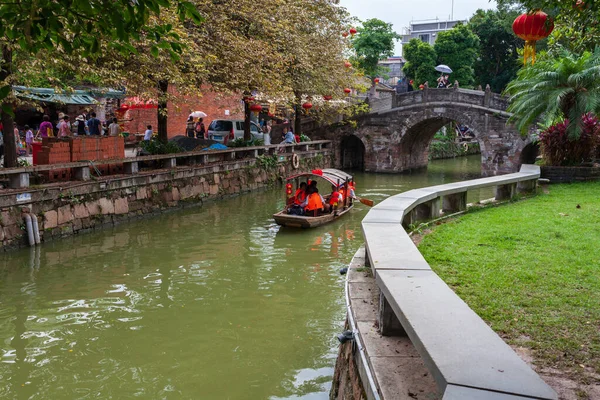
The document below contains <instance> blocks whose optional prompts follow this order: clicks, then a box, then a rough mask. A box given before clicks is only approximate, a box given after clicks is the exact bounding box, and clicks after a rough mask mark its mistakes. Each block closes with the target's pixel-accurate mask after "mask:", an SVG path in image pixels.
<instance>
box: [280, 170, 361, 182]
mask: <svg viewBox="0 0 600 400" xmlns="http://www.w3.org/2000/svg"><path fill="white" fill-rule="evenodd" d="M302 176H306V177H310V176H316V177H319V178H323V179H325V180H326V181H327V182H329V183H331V184H332V185H335V186H337V185H341V184H343V183H344V182H346V180H348V181H352V179H353V178H352V175H350V174H347V173H345V172H344V171H340V170H339V169H333V168H326V169H313V170H312V171H311V172H305V173H303V174H297V175H292V176H289V177H287V179H286V180H288V181H291V180H292V179H296V178H300V177H302Z"/></svg>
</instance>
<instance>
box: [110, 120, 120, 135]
mask: <svg viewBox="0 0 600 400" xmlns="http://www.w3.org/2000/svg"><path fill="white" fill-rule="evenodd" d="M120 131H121V127H120V126H119V124H118V123H117V119H116V118H113V120H112V124H110V125H109V126H108V136H119V133H120Z"/></svg>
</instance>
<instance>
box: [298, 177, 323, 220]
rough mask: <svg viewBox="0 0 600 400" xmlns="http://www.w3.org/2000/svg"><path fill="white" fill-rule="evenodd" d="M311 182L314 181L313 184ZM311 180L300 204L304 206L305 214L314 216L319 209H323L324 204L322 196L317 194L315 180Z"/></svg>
mask: <svg viewBox="0 0 600 400" xmlns="http://www.w3.org/2000/svg"><path fill="white" fill-rule="evenodd" d="M313 182H314V183H315V184H314V185H313V184H312V183H313ZM313 182H311V184H310V185H309V186H308V189H307V191H306V194H307V196H306V200H305V201H304V203H302V206H303V207H304V211H305V212H306V215H307V216H313V217H316V216H317V215H318V213H319V211H324V210H325V206H326V204H325V201H324V200H323V197H321V195H320V194H319V189H317V185H316V182H315V181H313Z"/></svg>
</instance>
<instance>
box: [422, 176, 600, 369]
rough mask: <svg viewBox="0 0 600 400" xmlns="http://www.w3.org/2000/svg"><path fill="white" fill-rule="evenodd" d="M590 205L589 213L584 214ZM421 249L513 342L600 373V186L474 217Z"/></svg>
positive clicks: (555, 362)
mask: <svg viewBox="0 0 600 400" xmlns="http://www.w3.org/2000/svg"><path fill="white" fill-rule="evenodd" d="M577 205H580V208H577ZM419 249H420V250H421V252H422V253H423V255H424V256H425V258H426V259H427V261H428V262H429V264H430V265H431V267H432V268H433V269H434V270H435V271H436V272H437V273H438V274H439V275H440V277H442V279H444V280H445V281H446V283H448V284H449V285H450V286H451V287H452V288H453V289H454V290H455V291H456V293H457V294H458V295H459V296H460V297H461V298H462V299H463V300H464V301H466V302H467V304H469V306H470V307H471V308H472V309H473V310H474V311H475V312H477V313H478V314H479V315H480V316H481V317H482V318H483V319H484V320H485V321H486V322H488V323H489V324H490V325H491V327H492V329H494V330H495V331H496V332H498V333H499V334H500V335H501V336H502V337H504V338H505V340H506V341H507V342H508V343H511V344H518V345H521V346H525V347H529V348H531V349H532V350H534V356H535V358H536V363H537V364H538V365H541V366H552V367H555V368H560V369H563V370H567V371H571V372H573V371H581V370H582V366H584V367H586V368H588V367H589V368H592V369H593V370H595V372H597V373H600V183H580V184H571V185H568V184H565V185H552V186H550V187H549V193H547V194H540V195H539V196H537V197H535V198H532V199H528V200H524V201H520V202H516V203H514V204H510V205H504V206H499V207H493V208H486V209H483V210H480V211H473V212H469V213H467V214H466V215H464V216H461V217H459V218H458V219H455V220H452V221H449V222H448V223H445V224H442V225H440V226H437V227H435V228H434V230H433V232H431V233H430V234H428V235H426V236H425V237H424V238H423V241H422V242H421V244H420V245H419Z"/></svg>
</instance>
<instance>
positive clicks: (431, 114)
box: [326, 88, 530, 176]
mask: <svg viewBox="0 0 600 400" xmlns="http://www.w3.org/2000/svg"><path fill="white" fill-rule="evenodd" d="M390 103H391V104H390V107H391V108H390V109H388V110H381V111H378V112H373V113H371V114H369V115H366V116H363V117H362V118H361V119H359V121H358V126H357V127H356V128H354V127H350V126H348V125H347V126H344V127H341V128H338V129H335V130H332V131H330V132H328V134H327V135H326V137H327V138H329V139H332V140H333V141H334V143H336V145H337V146H338V148H337V149H336V155H337V160H338V165H340V160H341V157H340V148H339V146H340V145H341V138H343V137H345V136H348V135H354V136H356V137H358V138H359V139H360V140H361V141H362V142H363V143H364V145H365V161H364V169H365V171H372V172H402V171H407V170H411V169H415V168H420V167H424V166H426V165H427V162H428V160H427V156H428V154H427V153H428V147H429V144H430V142H431V140H432V139H433V135H435V132H436V131H437V130H438V129H439V128H441V127H442V126H444V125H445V124H447V123H449V122H450V121H456V122H458V123H459V124H464V125H467V126H469V127H470V128H471V129H472V130H473V131H474V133H475V138H476V140H477V141H478V142H479V146H480V149H481V167H482V174H483V175H484V176H490V175H497V174H503V173H510V172H515V171H517V170H518V169H519V167H520V165H521V163H522V158H521V152H522V150H523V148H524V147H525V146H526V145H527V144H529V143H530V139H528V138H523V137H521V135H520V134H519V133H518V132H517V130H516V129H515V128H514V127H513V126H512V125H511V124H508V118H509V117H510V116H511V114H510V113H508V112H507V111H506V108H507V107H508V99H507V98H506V97H503V96H501V95H498V94H494V93H491V92H490V91H485V92H484V91H475V90H464V89H458V88H454V89H426V90H422V91H416V92H409V93H403V94H398V95H395V96H394V97H393V98H392V101H391V102H390ZM340 166H341V165H340Z"/></svg>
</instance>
